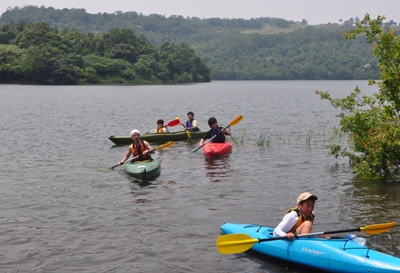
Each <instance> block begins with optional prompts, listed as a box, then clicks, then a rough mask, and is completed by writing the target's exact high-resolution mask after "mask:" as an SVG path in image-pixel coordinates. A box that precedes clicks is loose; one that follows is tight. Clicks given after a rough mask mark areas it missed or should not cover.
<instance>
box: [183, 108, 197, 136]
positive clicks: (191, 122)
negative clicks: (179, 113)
mask: <svg viewBox="0 0 400 273" xmlns="http://www.w3.org/2000/svg"><path fill="white" fill-rule="evenodd" d="M187 118H188V120H187V121H186V124H183V123H181V125H182V127H183V128H184V129H185V130H189V131H190V132H194V131H200V129H199V127H197V120H195V119H194V113H193V112H188V113H187Z"/></svg>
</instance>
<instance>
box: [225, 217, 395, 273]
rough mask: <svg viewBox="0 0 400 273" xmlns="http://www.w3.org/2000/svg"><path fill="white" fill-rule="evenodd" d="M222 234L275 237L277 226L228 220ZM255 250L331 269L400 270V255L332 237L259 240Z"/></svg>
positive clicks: (386, 272) (358, 271) (358, 272)
mask: <svg viewBox="0 0 400 273" xmlns="http://www.w3.org/2000/svg"><path fill="white" fill-rule="evenodd" d="M221 231H222V234H237V233H240V234H247V235H248V236H250V237H252V238H254V239H263V238H275V237H274V236H273V235H272V233H273V231H274V228H272V227H267V226H260V225H254V224H236V223H225V224H223V225H222V226H221ZM251 249H252V250H254V251H257V252H260V253H262V254H265V255H267V256H270V257H275V258H279V259H281V260H285V261H289V262H292V263H297V264H301V265H303V266H308V267H312V268H315V269H318V270H324V271H329V272H347V273H349V272H352V273H361V272H369V273H373V272H379V273H391V272H397V273H398V272H400V258H397V257H394V256H390V255H387V254H385V253H382V252H379V251H376V250H373V249H371V248H369V247H367V246H363V245H360V244H357V243H356V242H353V241H351V240H348V239H346V238H338V237H333V238H332V239H325V238H309V237H302V238H298V239H294V240H286V239H282V240H274V241H263V242H260V243H258V242H256V243H254V245H253V246H252V247H251Z"/></svg>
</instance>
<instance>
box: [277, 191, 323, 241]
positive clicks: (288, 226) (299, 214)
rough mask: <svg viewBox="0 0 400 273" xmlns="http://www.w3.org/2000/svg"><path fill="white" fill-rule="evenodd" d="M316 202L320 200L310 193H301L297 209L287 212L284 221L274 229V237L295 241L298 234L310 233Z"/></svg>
mask: <svg viewBox="0 0 400 273" xmlns="http://www.w3.org/2000/svg"><path fill="white" fill-rule="evenodd" d="M315 200H318V197H317V196H316V195H314V194H311V193H309V192H303V193H301V194H300V195H299V197H298V198H297V207H295V208H292V209H289V210H288V211H286V214H285V216H284V217H283V219H282V221H281V222H280V223H279V224H278V226H277V227H276V228H275V229H274V236H277V237H285V236H286V237H287V238H289V239H294V238H295V236H296V234H307V233H310V232H311V229H312V226H313V223H314V217H315V216H314V213H313V212H314V205H315ZM323 237H327V238H330V237H331V236H330V235H326V236H325V235H324V236H323Z"/></svg>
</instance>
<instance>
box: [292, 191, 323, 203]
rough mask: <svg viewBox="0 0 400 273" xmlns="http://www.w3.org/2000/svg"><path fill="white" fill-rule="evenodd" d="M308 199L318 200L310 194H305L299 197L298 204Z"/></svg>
mask: <svg viewBox="0 0 400 273" xmlns="http://www.w3.org/2000/svg"><path fill="white" fill-rule="evenodd" d="M308 199H312V200H318V197H317V196H316V195H314V194H312V193H310V192H303V193H301V194H300V195H299V197H297V204H298V203H300V202H301V201H306V200H308Z"/></svg>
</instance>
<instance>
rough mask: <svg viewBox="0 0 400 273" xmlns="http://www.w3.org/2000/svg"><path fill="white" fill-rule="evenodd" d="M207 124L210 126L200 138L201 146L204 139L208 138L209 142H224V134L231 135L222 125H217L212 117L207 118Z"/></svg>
mask: <svg viewBox="0 0 400 273" xmlns="http://www.w3.org/2000/svg"><path fill="white" fill-rule="evenodd" d="M208 125H209V126H210V127H211V129H210V130H209V131H208V132H207V133H206V135H205V136H204V138H202V139H200V146H203V143H204V140H206V139H210V140H209V142H212V143H224V142H225V135H227V136H230V135H231V133H230V132H229V131H227V130H224V128H223V127H219V126H218V122H217V119H216V118H214V117H211V118H209V119H208Z"/></svg>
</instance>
